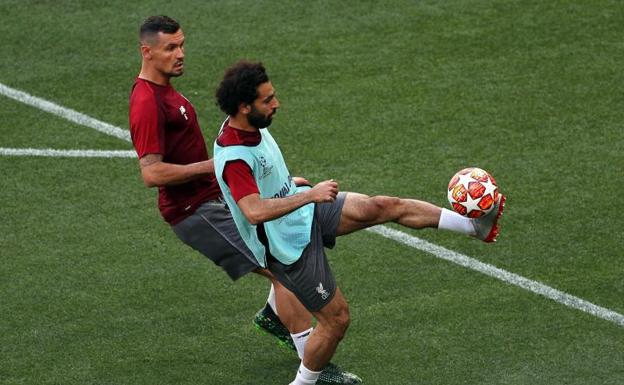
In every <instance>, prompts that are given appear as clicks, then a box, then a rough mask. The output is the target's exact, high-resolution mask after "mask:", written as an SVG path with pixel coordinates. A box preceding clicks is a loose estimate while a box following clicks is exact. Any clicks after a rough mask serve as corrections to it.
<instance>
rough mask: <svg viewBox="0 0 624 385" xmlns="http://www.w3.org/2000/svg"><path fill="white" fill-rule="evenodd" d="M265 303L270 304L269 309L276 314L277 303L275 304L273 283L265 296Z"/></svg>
mask: <svg viewBox="0 0 624 385" xmlns="http://www.w3.org/2000/svg"><path fill="white" fill-rule="evenodd" d="M267 303H268V304H269V306H271V309H273V311H274V312H275V314H277V305H276V304H275V288H273V284H271V290H269V298H267Z"/></svg>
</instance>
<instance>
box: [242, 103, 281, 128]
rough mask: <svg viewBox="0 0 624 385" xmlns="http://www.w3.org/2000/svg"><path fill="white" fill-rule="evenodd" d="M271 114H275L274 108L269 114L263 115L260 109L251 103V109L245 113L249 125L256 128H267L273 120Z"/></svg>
mask: <svg viewBox="0 0 624 385" xmlns="http://www.w3.org/2000/svg"><path fill="white" fill-rule="evenodd" d="M273 114H275V110H273V112H272V113H271V115H269V116H264V115H262V113H261V112H260V111H258V110H257V109H256V107H254V105H253V104H252V105H251V111H250V112H249V114H247V122H248V123H249V125H250V126H252V127H255V128H257V129H261V128H267V127H269V126H270V125H271V122H272V121H273Z"/></svg>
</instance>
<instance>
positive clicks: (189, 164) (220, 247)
mask: <svg viewBox="0 0 624 385" xmlns="http://www.w3.org/2000/svg"><path fill="white" fill-rule="evenodd" d="M139 38H140V49H141V55H142V65H141V72H140V73H139V76H138V77H137V78H136V80H135V82H134V85H133V87H132V93H131V95H130V114H129V115H130V132H131V136H132V142H133V144H134V147H135V149H136V152H137V155H138V158H139V165H140V168H141V176H142V178H143V181H144V182H145V185H146V186H148V187H158V206H159V208H160V212H161V214H162V216H163V218H164V220H165V221H166V222H167V223H169V224H170V225H171V227H172V229H173V231H174V233H175V234H176V235H177V236H178V237H179V238H180V239H181V240H182V241H183V242H184V243H186V244H187V245H189V246H191V247H192V248H194V249H196V250H198V251H199V252H201V253H202V254H204V255H205V256H207V257H208V258H210V259H211V260H212V261H213V262H214V263H215V264H217V265H218V266H220V267H221V268H222V269H223V270H225V272H226V273H227V274H228V275H229V276H230V278H231V279H232V280H236V279H238V278H240V277H241V276H243V275H245V274H246V273H249V272H251V271H253V272H256V273H258V274H261V275H263V276H265V277H267V278H269V279H270V280H271V282H272V283H273V286H272V288H271V291H270V294H269V299H268V303H267V305H266V306H265V307H264V309H262V310H261V311H260V312H258V314H257V315H256V317H255V319H254V322H255V323H256V325H258V326H260V327H262V328H264V329H265V330H266V331H268V332H270V333H272V334H274V335H276V336H277V337H278V338H280V339H281V340H282V342H284V343H285V344H287V345H289V346H290V347H292V348H293V349H297V350H299V351H301V354H303V349H304V346H305V342H306V338H305V335H307V334H306V332H305V331H306V330H308V329H310V327H311V315H310V313H309V312H307V311H306V309H305V308H304V307H303V306H302V305H301V304H300V303H299V301H298V300H297V298H296V297H295V296H294V295H293V294H292V293H291V292H290V291H288V290H287V289H286V288H284V286H283V285H281V284H280V283H279V282H278V281H277V280H275V278H274V277H273V276H272V274H271V273H270V272H268V270H266V269H263V268H262V267H261V266H260V265H259V264H258V262H257V260H256V258H254V256H253V254H252V253H251V251H250V250H249V249H248V248H247V246H246V245H245V243H244V242H243V241H242V239H241V237H240V235H239V233H238V231H237V229H236V226H235V224H234V222H233V220H232V216H231V214H230V212H229V210H228V208H227V207H226V205H225V203H224V202H223V199H222V194H221V191H220V189H219V185H218V184H217V182H216V179H215V175H214V163H213V160H212V159H209V157H208V153H207V150H206V144H205V141H204V138H203V135H202V133H201V131H200V128H199V124H198V122H197V116H196V114H195V109H194V108H193V105H192V104H191V102H190V101H189V100H188V99H186V98H185V97H184V96H182V95H181V94H180V93H178V92H177V91H176V90H175V89H174V88H173V86H172V85H171V78H173V77H177V76H180V75H182V74H183V73H184V33H183V31H182V29H181V28H180V25H179V24H178V23H177V22H176V21H175V20H173V19H171V18H169V17H167V16H152V17H149V18H148V19H147V20H146V21H145V22H144V23H143V24H142V25H141V28H140V32H139ZM297 180H298V181H300V182H301V183H305V182H306V181H305V179H303V178H298V179H297ZM277 309H279V318H278V317H277V316H276V313H277ZM280 318H281V319H282V320H283V321H284V324H286V326H288V329H287V328H286V327H285V326H284V324H282V322H280ZM288 330H292V331H293V334H294V336H295V337H296V338H295V340H294V341H293V338H292V336H291V334H290V332H289V331H288ZM300 334H303V335H304V336H303V337H301V335H300ZM322 381H323V382H322V383H324V384H353V383H358V382H359V378H358V377H357V376H355V375H353V374H351V373H348V372H344V371H342V370H341V369H340V368H339V367H337V366H335V365H329V366H328V367H327V368H326V370H325V371H324V373H323V377H322Z"/></svg>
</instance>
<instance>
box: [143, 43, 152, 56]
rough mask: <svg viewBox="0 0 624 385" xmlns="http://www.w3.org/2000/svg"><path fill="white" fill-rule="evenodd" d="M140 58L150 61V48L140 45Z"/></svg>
mask: <svg viewBox="0 0 624 385" xmlns="http://www.w3.org/2000/svg"><path fill="white" fill-rule="evenodd" d="M141 56H143V59H146V60H150V59H151V58H152V47H150V46H149V45H147V44H141Z"/></svg>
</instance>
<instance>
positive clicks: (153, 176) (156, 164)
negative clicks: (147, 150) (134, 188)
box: [139, 154, 214, 187]
mask: <svg viewBox="0 0 624 385" xmlns="http://www.w3.org/2000/svg"><path fill="white" fill-rule="evenodd" d="M139 165H140V166H141V176H142V177H143V182H144V183H145V185H146V186H147V187H156V186H171V185H177V184H182V183H185V182H188V181H191V180H193V179H197V178H200V177H202V176H206V175H209V174H212V173H214V162H213V160H212V159H209V160H205V161H201V162H196V163H190V164H173V163H166V162H163V157H162V155H160V154H147V155H145V156H143V157H142V158H141V159H139Z"/></svg>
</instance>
